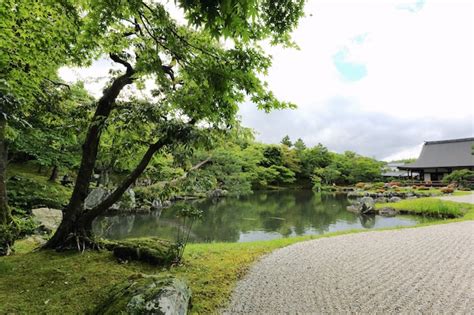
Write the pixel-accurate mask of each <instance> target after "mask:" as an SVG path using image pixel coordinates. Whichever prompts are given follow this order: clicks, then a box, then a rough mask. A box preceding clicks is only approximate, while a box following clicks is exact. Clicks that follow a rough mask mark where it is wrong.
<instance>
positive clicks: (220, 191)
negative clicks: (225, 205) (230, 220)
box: [208, 189, 228, 198]
mask: <svg viewBox="0 0 474 315" xmlns="http://www.w3.org/2000/svg"><path fill="white" fill-rule="evenodd" d="M227 194H228V191H227V190H225V189H214V190H213V191H211V192H209V194H208V196H209V197H210V198H220V197H224V196H227Z"/></svg>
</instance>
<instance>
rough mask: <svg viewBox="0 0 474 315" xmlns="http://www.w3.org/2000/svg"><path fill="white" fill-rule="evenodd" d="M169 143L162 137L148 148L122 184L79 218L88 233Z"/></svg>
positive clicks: (167, 139) (89, 233) (166, 138)
mask: <svg viewBox="0 0 474 315" xmlns="http://www.w3.org/2000/svg"><path fill="white" fill-rule="evenodd" d="M168 143H169V138H168V137H165V138H163V139H160V140H159V141H157V142H156V143H154V144H152V145H151V146H150V147H149V148H148V150H147V151H146V152H145V154H144V155H143V157H142V159H141V161H140V163H138V165H137V166H136V167H135V169H134V170H133V171H132V172H131V173H130V174H129V175H128V176H127V177H126V178H125V179H124V180H123V181H122V183H120V185H119V186H118V187H117V188H116V189H115V190H114V191H113V193H111V194H110V195H109V196H108V197H107V198H106V199H105V200H104V201H102V202H101V203H100V204H98V205H97V206H96V207H94V208H93V209H91V210H90V211H88V212H86V213H84V215H83V216H82V217H81V219H80V220H79V222H80V226H81V227H83V228H85V229H88V231H87V234H88V235H89V236H90V235H91V231H90V230H91V227H92V222H93V221H94V219H95V218H97V216H99V215H100V214H102V213H104V212H105V211H106V210H107V209H109V208H110V207H111V206H112V205H113V204H114V203H116V202H117V201H119V200H120V198H121V197H122V195H123V193H124V192H125V191H126V190H127V189H128V188H129V187H130V186H131V185H132V184H133V183H134V182H135V181H136V180H137V178H138V177H139V176H140V175H141V174H142V173H143V171H144V170H145V169H146V167H147V166H148V163H150V160H151V158H152V157H153V155H154V154H155V152H157V151H158V150H160V149H161V148H163V147H164V146H165V145H167V144H168Z"/></svg>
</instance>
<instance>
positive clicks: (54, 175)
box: [48, 165, 58, 182]
mask: <svg viewBox="0 0 474 315" xmlns="http://www.w3.org/2000/svg"><path fill="white" fill-rule="evenodd" d="M56 179H58V166H57V165H54V166H53V170H52V171H51V176H49V179H48V181H50V182H54V181H56Z"/></svg>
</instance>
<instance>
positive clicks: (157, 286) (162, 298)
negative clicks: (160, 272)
mask: <svg viewBox="0 0 474 315" xmlns="http://www.w3.org/2000/svg"><path fill="white" fill-rule="evenodd" d="M190 306H191V290H190V289H189V287H188V286H187V284H186V283H185V282H183V281H182V280H178V279H176V278H173V277H170V276H168V277H160V276H148V275H138V276H137V277H135V279H130V280H127V281H125V282H122V283H119V284H117V285H115V286H114V287H113V288H112V289H111V290H110V292H109V293H108V295H107V297H106V299H105V300H104V301H103V302H102V303H100V304H99V305H98V306H97V307H96V308H95V309H94V310H93V312H92V314H97V315H98V314H101V315H102V314H104V315H107V314H110V315H112V314H113V315H115V314H136V315H139V314H140V315H141V314H169V315H184V314H187V312H188V309H189V308H190Z"/></svg>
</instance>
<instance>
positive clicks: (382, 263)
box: [223, 221, 474, 314]
mask: <svg viewBox="0 0 474 315" xmlns="http://www.w3.org/2000/svg"><path fill="white" fill-rule="evenodd" d="M473 232H474V221H465V222H459V223H450V224H441V225H434V226H428V227H420V228H414V229H402V230H392V231H375V232H368V233H359V234H351V235H342V236H336V237H331V238H323V239H317V240H312V241H306V242H302V243H298V244H295V245H292V246H288V247H285V248H282V249H279V250H276V251H274V252H273V253H271V254H270V255H267V256H265V257H264V258H263V259H262V260H260V261H259V262H258V263H256V264H255V265H254V266H253V267H252V268H251V270H250V271H249V273H248V274H247V275H246V276H245V277H244V278H243V279H242V280H241V281H239V282H238V284H237V286H236V288H235V290H234V293H233V295H232V298H231V303H230V305H229V307H228V308H227V309H226V310H224V311H223V313H224V314H281V313H285V314H308V313H309V314H314V313H316V314H321V313H324V314H326V313H331V314H333V313H363V314H365V313H372V314H373V313H383V314H385V313H430V314H433V313H434V314H439V313H443V314H474V233H473Z"/></svg>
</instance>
